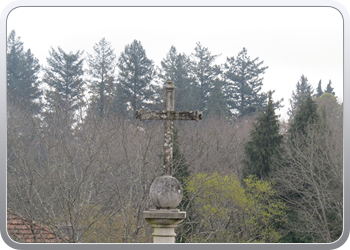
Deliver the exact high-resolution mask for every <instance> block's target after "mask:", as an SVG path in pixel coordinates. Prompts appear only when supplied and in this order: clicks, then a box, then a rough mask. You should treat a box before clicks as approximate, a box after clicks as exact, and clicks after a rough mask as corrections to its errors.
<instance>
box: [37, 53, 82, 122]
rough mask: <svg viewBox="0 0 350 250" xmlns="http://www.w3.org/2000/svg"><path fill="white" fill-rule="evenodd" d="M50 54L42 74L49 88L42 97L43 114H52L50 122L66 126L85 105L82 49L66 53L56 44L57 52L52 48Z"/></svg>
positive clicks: (48, 115)
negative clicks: (53, 118)
mask: <svg viewBox="0 0 350 250" xmlns="http://www.w3.org/2000/svg"><path fill="white" fill-rule="evenodd" d="M49 54H50V57H49V58H47V63H48V65H49V66H48V67H46V68H45V69H44V70H45V75H44V77H43V82H45V83H46V84H48V86H49V87H50V89H49V90H48V91H47V92H46V96H45V98H46V102H47V106H46V110H47V112H46V116H47V119H52V117H55V120H51V121H48V122H49V123H50V122H53V123H61V126H63V127H65V128H66V129H69V128H70V127H71V126H72V125H73V123H74V122H75V121H76V119H75V116H76V115H77V111H79V110H80V109H81V108H82V107H83V106H84V100H83V94H84V85H85V82H84V81H83V75H84V70H83V62H84V59H83V58H82V54H83V51H80V50H78V51H77V52H76V53H72V52H70V53H69V54H68V53H66V52H64V51H63V50H62V48H61V47H58V48H57V51H56V50H55V49H53V48H51V51H49ZM49 117H51V118H49Z"/></svg>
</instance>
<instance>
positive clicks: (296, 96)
mask: <svg viewBox="0 0 350 250" xmlns="http://www.w3.org/2000/svg"><path fill="white" fill-rule="evenodd" d="M313 93H314V90H313V88H312V86H311V84H310V83H309V82H308V80H307V77H305V76H304V75H302V76H301V78H300V80H299V81H298V82H297V85H296V92H294V90H293V92H292V98H291V99H290V100H289V102H290V108H289V109H288V112H287V113H288V115H289V117H290V118H293V117H294V114H295V112H296V111H297V108H298V106H299V105H300V103H301V100H302V99H305V98H306V97H307V96H308V95H311V96H312V95H313Z"/></svg>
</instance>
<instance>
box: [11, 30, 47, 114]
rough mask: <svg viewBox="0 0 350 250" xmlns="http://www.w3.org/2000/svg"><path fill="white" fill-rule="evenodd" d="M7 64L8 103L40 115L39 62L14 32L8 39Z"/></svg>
mask: <svg viewBox="0 0 350 250" xmlns="http://www.w3.org/2000/svg"><path fill="white" fill-rule="evenodd" d="M6 64H7V93H8V94H7V98H8V102H10V103H17V104H20V105H22V107H25V108H26V109H27V110H28V111H29V112H30V113H31V114H33V115H37V114H39V113H40V106H39V103H38V101H37V100H38V98H39V97H40V95H41V94H42V92H41V90H40V89H39V83H40V81H39V78H38V74H39V71H40V65H39V61H38V60H37V59H36V58H35V57H34V55H33V54H32V53H31V50H30V49H28V50H27V51H24V48H23V43H22V42H21V40H20V37H16V32H15V31H14V30H12V31H11V33H10V35H9V37H8V39H7V55H6Z"/></svg>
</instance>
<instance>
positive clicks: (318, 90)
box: [314, 80, 323, 97]
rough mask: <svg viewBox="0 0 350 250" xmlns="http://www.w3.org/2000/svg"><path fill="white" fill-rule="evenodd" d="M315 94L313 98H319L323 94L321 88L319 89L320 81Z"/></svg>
mask: <svg viewBox="0 0 350 250" xmlns="http://www.w3.org/2000/svg"><path fill="white" fill-rule="evenodd" d="M316 91H317V93H316V94H315V95H314V97H320V96H321V95H322V94H323V91H322V87H321V80H320V81H319V82H318V85H317V89H316Z"/></svg>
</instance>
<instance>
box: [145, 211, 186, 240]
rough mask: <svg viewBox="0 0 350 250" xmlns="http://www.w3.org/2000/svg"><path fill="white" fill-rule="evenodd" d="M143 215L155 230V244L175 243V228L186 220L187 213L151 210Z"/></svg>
mask: <svg viewBox="0 0 350 250" xmlns="http://www.w3.org/2000/svg"><path fill="white" fill-rule="evenodd" d="M143 215H144V218H145V219H146V221H147V222H148V223H149V224H151V226H152V228H153V229H154V232H153V234H152V235H153V243H175V236H176V234H175V228H176V227H177V225H179V224H180V223H181V222H182V221H183V220H184V219H185V218H186V212H185V211H180V210H179V209H159V210H156V209H150V210H149V211H144V212H143Z"/></svg>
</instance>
